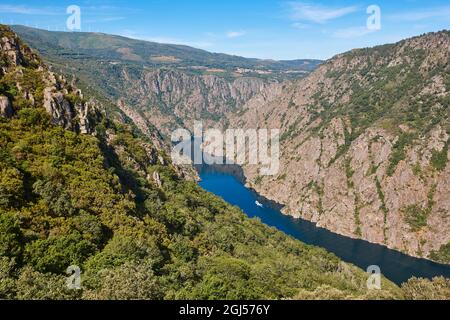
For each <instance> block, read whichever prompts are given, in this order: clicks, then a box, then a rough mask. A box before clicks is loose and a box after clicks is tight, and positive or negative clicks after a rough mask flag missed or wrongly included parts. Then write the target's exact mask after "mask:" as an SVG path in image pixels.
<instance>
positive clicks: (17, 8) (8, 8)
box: [0, 4, 65, 15]
mask: <svg viewBox="0 0 450 320" xmlns="http://www.w3.org/2000/svg"><path fill="white" fill-rule="evenodd" d="M0 12H2V13H13V14H27V15H57V14H64V13H65V11H63V10H62V9H61V10H58V9H56V8H39V9H38V8H32V7H27V6H22V5H9V4H2V5H0Z"/></svg>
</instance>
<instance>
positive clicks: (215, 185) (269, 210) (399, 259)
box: [199, 170, 450, 285]
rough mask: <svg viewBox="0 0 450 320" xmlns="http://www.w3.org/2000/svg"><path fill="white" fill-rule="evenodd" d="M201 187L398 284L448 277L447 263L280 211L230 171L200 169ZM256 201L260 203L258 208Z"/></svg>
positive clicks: (310, 242)
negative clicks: (356, 236)
mask: <svg viewBox="0 0 450 320" xmlns="http://www.w3.org/2000/svg"><path fill="white" fill-rule="evenodd" d="M200 178H201V182H199V184H200V186H201V187H202V188H203V189H205V190H207V191H209V192H211V193H214V194H216V195H217V196H219V197H221V198H223V199H224V200H225V201H227V202H228V203H230V204H232V205H235V206H237V207H239V208H241V209H242V211H244V212H245V213H246V214H247V215H248V216H249V217H251V218H253V217H258V218H259V219H260V220H261V221H262V222H263V223H265V224H266V225H269V226H271V227H275V228H277V229H278V230H280V231H283V232H284V233H286V234H288V235H290V236H292V237H294V238H296V239H298V240H300V241H302V242H304V243H307V244H310V245H315V246H318V247H322V248H324V249H326V250H328V251H330V252H333V253H334V254H335V255H336V256H338V257H339V258H341V259H342V260H343V261H346V262H349V263H352V264H354V265H356V266H358V267H360V268H362V269H364V270H366V269H367V267H368V266H371V265H377V266H379V267H380V268H381V272H382V274H383V275H384V276H385V277H386V278H388V279H390V280H391V281H393V282H394V283H396V284H398V285H400V284H402V283H403V282H405V281H407V280H408V279H409V278H411V277H413V276H415V277H423V278H433V277H435V276H444V277H447V278H450V266H446V265H441V264H438V263H434V262H431V261H428V260H425V259H418V258H414V257H410V256H408V255H405V254H403V253H401V252H398V251H395V250H391V249H388V248H387V247H384V246H381V245H377V244H372V243H369V242H367V241H363V240H355V239H351V238H348V237H344V236H341V235H338V234H335V233H332V232H330V231H328V230H326V229H323V228H319V227H316V225H315V224H314V223H311V222H309V221H305V220H302V219H296V218H293V217H289V216H286V215H284V214H282V213H281V212H280V211H279V210H276V209H273V207H274V206H273V205H270V203H269V202H268V201H267V200H265V199H263V198H262V197H259V196H258V195H257V194H256V193H255V192H253V191H252V190H250V189H247V188H246V187H245V186H244V184H243V183H242V182H240V181H239V180H238V179H237V178H235V177H234V176H233V175H232V174H230V173H221V172H208V170H205V171H200ZM256 201H258V202H259V203H261V204H263V207H260V206H258V205H257V204H256Z"/></svg>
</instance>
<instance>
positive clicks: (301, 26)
mask: <svg viewBox="0 0 450 320" xmlns="http://www.w3.org/2000/svg"><path fill="white" fill-rule="evenodd" d="M291 26H292V28H295V29H308V28H309V27H310V26H309V25H308V24H305V23H300V22H295V23H293V24H291Z"/></svg>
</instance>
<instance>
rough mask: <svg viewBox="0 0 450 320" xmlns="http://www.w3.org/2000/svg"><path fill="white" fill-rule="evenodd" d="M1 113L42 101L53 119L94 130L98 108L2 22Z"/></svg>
mask: <svg viewBox="0 0 450 320" xmlns="http://www.w3.org/2000/svg"><path fill="white" fill-rule="evenodd" d="M0 54H1V60H0V63H1V66H0V113H1V116H2V117H11V116H13V115H14V114H15V112H17V111H18V110H19V109H21V108H25V107H34V106H38V105H42V106H43V107H44V108H45V109H46V110H47V112H48V113H49V114H50V115H51V116H52V119H53V123H55V124H58V125H61V126H63V127H64V128H66V129H70V130H74V131H78V132H81V133H88V134H90V133H93V131H94V126H95V118H96V117H97V112H98V110H97V108H96V105H95V103H94V102H93V101H86V100H85V99H84V98H83V95H82V93H81V91H80V90H78V89H77V88H75V87H74V86H72V85H70V84H69V83H68V82H67V81H66V79H65V78H64V77H63V76H61V75H56V74H55V73H53V72H52V71H50V70H49V69H48V68H47V67H46V66H45V65H44V64H43V62H42V61H41V60H40V58H39V57H38V56H37V55H36V54H35V53H34V52H33V51H32V50H31V49H30V48H29V47H28V46H27V45H25V44H24V43H22V42H21V40H20V39H19V38H18V37H17V35H16V34H14V33H13V32H12V31H11V30H10V29H9V28H7V27H5V26H0Z"/></svg>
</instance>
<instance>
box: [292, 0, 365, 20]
mask: <svg viewBox="0 0 450 320" xmlns="http://www.w3.org/2000/svg"><path fill="white" fill-rule="evenodd" d="M290 7H291V10H292V15H291V16H292V19H294V20H305V21H310V22H315V23H325V22H327V21H329V20H333V19H337V18H340V17H343V16H345V15H348V14H350V13H353V12H355V11H356V10H358V7H356V6H349V7H342V8H332V7H325V6H322V5H316V4H310V3H305V2H291V3H290Z"/></svg>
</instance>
